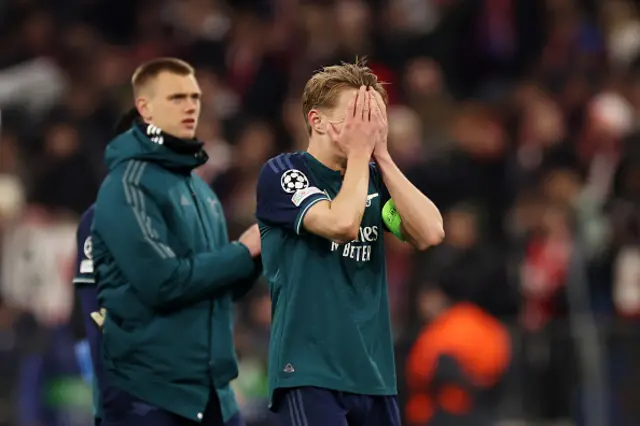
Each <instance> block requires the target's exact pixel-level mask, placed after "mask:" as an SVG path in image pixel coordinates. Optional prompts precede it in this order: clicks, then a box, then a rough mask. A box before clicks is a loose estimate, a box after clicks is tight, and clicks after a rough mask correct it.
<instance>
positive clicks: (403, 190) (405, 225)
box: [376, 154, 444, 250]
mask: <svg viewBox="0 0 640 426" xmlns="http://www.w3.org/2000/svg"><path fill="white" fill-rule="evenodd" d="M376 162H377V164H378V168H379V169H380V173H381V174H382V179H383V181H384V183H385V185H386V187H387V189H388V190H389V195H391V198H392V199H393V201H394V202H395V204H396V209H397V211H398V213H399V214H400V217H401V218H402V233H403V236H404V237H405V238H406V239H407V241H409V242H410V243H412V244H413V245H414V246H415V247H416V248H418V249H421V250H424V249H426V248H427V247H429V246H433V245H436V244H439V243H440V242H441V241H442V239H443V238H444V230H443V224H442V216H441V214H440V211H439V210H438V208H437V207H436V205H435V204H433V202H432V201H431V200H430V199H429V198H427V196H425V195H424V194H423V193H422V192H420V190H419V189H418V188H416V187H415V185H413V184H412V183H411V182H410V181H409V179H407V178H406V176H405V175H404V174H403V173H402V171H401V170H400V169H399V168H398V166H397V165H396V164H395V162H394V161H393V159H392V158H391V156H390V155H388V154H386V155H381V156H377V157H376Z"/></svg>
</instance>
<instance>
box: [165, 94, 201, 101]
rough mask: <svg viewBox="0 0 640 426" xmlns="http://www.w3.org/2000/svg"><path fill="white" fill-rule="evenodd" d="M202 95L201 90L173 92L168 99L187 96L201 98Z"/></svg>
mask: <svg viewBox="0 0 640 426" xmlns="http://www.w3.org/2000/svg"><path fill="white" fill-rule="evenodd" d="M201 96H202V93H200V92H192V93H172V94H170V95H169V96H167V99H170V100H173V99H185V98H187V97H189V98H192V99H200V97H201Z"/></svg>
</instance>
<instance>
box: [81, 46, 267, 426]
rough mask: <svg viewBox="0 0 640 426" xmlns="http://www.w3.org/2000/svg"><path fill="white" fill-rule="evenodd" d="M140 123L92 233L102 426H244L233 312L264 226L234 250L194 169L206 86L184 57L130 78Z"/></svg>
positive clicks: (117, 146)
mask: <svg viewBox="0 0 640 426" xmlns="http://www.w3.org/2000/svg"><path fill="white" fill-rule="evenodd" d="M132 85H133V92H134V97H135V105H136V108H137V111H138V113H139V114H140V119H139V120H136V121H135V122H134V124H133V126H132V127H131V128H130V129H129V130H128V131H126V132H124V133H122V134H120V135H119V136H117V137H116V138H115V139H114V140H113V141H111V142H110V143H109V145H108V147H107V149H106V153H105V157H106V162H107V165H108V168H109V173H108V176H107V178H106V179H105V181H104V182H103V184H102V186H101V188H100V191H99V193H98V197H97V201H96V203H95V207H94V217H93V228H92V233H91V241H92V256H93V263H94V274H95V278H96V282H97V283H98V299H99V302H100V307H101V308H103V309H106V315H105V317H104V323H103V342H102V365H103V368H104V371H105V377H106V382H107V383H108V385H109V387H110V388H112V389H114V390H115V391H114V392H113V393H111V392H109V391H106V392H105V393H104V395H102V397H103V401H102V425H103V426H115V425H118V426H129V425H131V426H134V425H135V426H140V425H149V426H151V425H153V426H182V425H185V426H187V425H196V424H199V423H201V424H204V425H211V426H231V425H233V426H238V425H242V424H243V422H242V420H241V418H240V416H239V413H238V407H237V404H236V401H235V396H234V394H233V391H232V389H231V387H230V386H229V382H231V380H233V379H234V378H235V377H236V376H237V374H238V369H237V360H236V356H235V350H234V345H233V325H232V310H233V306H232V302H233V301H234V300H235V299H237V298H238V297H241V296H242V295H243V294H244V293H245V292H246V291H247V290H248V289H249V288H250V286H251V284H252V282H253V280H254V279H255V278H257V274H259V273H260V269H261V268H260V267H259V262H258V261H257V259H258V258H259V255H260V238H259V231H258V229H257V226H252V227H251V228H249V229H248V230H247V231H246V232H245V233H244V234H243V235H242V236H241V237H240V239H239V241H235V242H231V243H230V242H229V240H228V236H227V230H226V222H225V218H224V215H223V212H222V208H221V206H220V202H219V200H218V198H217V197H216V195H215V194H214V193H213V192H212V191H211V190H210V188H209V187H208V186H207V185H206V184H205V183H204V182H203V181H202V180H201V179H200V178H198V177H197V176H196V175H195V174H194V172H193V169H195V168H196V167H198V166H200V165H202V164H204V163H205V162H206V161H207V154H206V153H205V152H204V150H203V149H202V146H203V144H202V143H201V142H199V141H197V140H196V139H195V131H196V126H197V123H198V117H199V114H200V94H201V92H200V88H199V86H198V83H197V81H196V78H195V75H194V71H193V68H192V67H191V66H190V65H188V64H187V63H185V62H183V61H180V60H178V59H172V58H162V59H156V60H154V61H151V62H148V63H146V64H143V65H142V66H140V67H139V68H138V70H137V71H136V72H135V74H134V76H133V79H132Z"/></svg>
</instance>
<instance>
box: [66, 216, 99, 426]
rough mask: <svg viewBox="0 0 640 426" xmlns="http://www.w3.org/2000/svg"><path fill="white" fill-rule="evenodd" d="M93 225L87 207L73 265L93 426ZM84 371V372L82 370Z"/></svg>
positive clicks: (96, 395)
mask: <svg viewBox="0 0 640 426" xmlns="http://www.w3.org/2000/svg"><path fill="white" fill-rule="evenodd" d="M92 222H93V206H91V207H89V209H87V211H85V212H84V213H83V215H82V217H81V218H80V223H79V225H78V231H77V233H76V240H77V247H78V257H77V261H76V268H75V276H74V278H73V284H74V285H75V292H76V296H77V297H76V298H77V300H78V301H79V302H80V308H81V312H82V318H83V321H82V322H83V323H84V331H85V337H86V343H87V344H88V348H89V353H90V355H91V366H92V374H91V376H92V379H91V380H92V386H93V407H94V417H95V424H96V425H99V424H100V420H101V417H102V414H101V409H100V408H101V407H100V385H101V384H102V385H104V380H103V379H101V378H102V368H101V363H100V344H101V341H102V338H101V334H102V333H100V330H99V328H98V325H97V324H95V323H94V322H93V320H92V319H91V314H92V313H93V312H99V311H100V308H99V307H98V291H97V289H96V282H95V279H94V277H93V260H92V254H91V253H92V250H91V223H92ZM83 370H86V369H83Z"/></svg>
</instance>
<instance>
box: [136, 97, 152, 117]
mask: <svg viewBox="0 0 640 426" xmlns="http://www.w3.org/2000/svg"><path fill="white" fill-rule="evenodd" d="M136 109H137V110H138V112H139V113H140V116H141V117H142V118H143V119H144V120H145V121H149V120H151V118H152V117H153V108H152V106H151V103H150V102H149V100H148V99H147V98H146V97H144V96H140V97H138V98H136Z"/></svg>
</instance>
